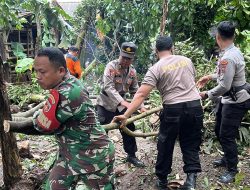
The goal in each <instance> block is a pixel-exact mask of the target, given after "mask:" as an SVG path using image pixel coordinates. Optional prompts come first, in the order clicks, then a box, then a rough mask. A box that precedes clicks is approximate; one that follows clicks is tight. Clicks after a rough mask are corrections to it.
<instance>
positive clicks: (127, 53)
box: [120, 42, 137, 59]
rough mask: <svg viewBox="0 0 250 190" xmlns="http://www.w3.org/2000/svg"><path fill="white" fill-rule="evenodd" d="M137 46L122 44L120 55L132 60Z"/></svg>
mask: <svg viewBox="0 0 250 190" xmlns="http://www.w3.org/2000/svg"><path fill="white" fill-rule="evenodd" d="M136 49H137V46H136V45H135V44H134V43H133V42H124V43H122V46H121V51H120V55H121V56H122V57H128V58H131V59H132V58H134V56H135V52H136Z"/></svg>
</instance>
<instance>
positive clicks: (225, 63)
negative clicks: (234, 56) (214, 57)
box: [220, 59, 228, 65]
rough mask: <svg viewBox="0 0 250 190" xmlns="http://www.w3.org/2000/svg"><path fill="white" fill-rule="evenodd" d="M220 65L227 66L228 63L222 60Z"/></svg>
mask: <svg viewBox="0 0 250 190" xmlns="http://www.w3.org/2000/svg"><path fill="white" fill-rule="evenodd" d="M220 64H221V65H227V64H228V61H227V60H225V59H223V60H221V61H220Z"/></svg>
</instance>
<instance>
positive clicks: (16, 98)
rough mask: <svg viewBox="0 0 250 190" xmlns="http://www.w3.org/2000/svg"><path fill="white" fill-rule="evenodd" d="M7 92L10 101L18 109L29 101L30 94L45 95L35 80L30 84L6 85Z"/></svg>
mask: <svg viewBox="0 0 250 190" xmlns="http://www.w3.org/2000/svg"><path fill="white" fill-rule="evenodd" d="M7 91H8V97H9V99H10V101H11V102H12V103H13V104H18V105H19V106H20V107H22V106H23V105H24V104H25V103H29V102H30V101H31V96H32V94H46V92H45V91H44V90H42V89H41V87H40V86H39V85H38V83H37V82H36V79H33V80H32V84H20V85H12V84H11V85H8V86H7Z"/></svg>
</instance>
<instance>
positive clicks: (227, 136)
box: [215, 99, 250, 171]
mask: <svg viewBox="0 0 250 190" xmlns="http://www.w3.org/2000/svg"><path fill="white" fill-rule="evenodd" d="M249 108H250V99H249V100H247V101H245V102H243V103H238V104H222V103H221V102H220V103H218V104H217V109H216V123H215V134H216V136H217V138H218V140H219V142H220V144H221V146H222V149H223V152H224V157H223V159H224V160H225V161H226V163H227V167H228V170H229V171H237V164H238V150H237V144H236V141H235V139H236V137H237V136H238V132H239V130H238V128H239V126H240V123H241V121H242V118H243V117H244V115H245V114H246V113H247V111H248V109H249Z"/></svg>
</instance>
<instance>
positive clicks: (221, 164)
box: [213, 158, 227, 167]
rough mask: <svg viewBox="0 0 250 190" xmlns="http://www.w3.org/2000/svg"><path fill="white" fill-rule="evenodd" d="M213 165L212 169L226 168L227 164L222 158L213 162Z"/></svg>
mask: <svg viewBox="0 0 250 190" xmlns="http://www.w3.org/2000/svg"><path fill="white" fill-rule="evenodd" d="M213 165H214V167H227V163H226V161H225V160H224V159H223V158H221V159H218V160H215V161H213Z"/></svg>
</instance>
